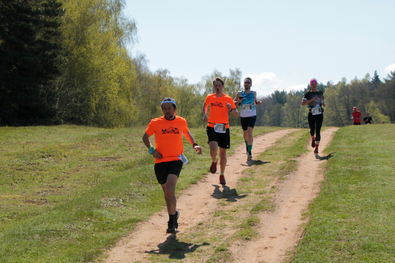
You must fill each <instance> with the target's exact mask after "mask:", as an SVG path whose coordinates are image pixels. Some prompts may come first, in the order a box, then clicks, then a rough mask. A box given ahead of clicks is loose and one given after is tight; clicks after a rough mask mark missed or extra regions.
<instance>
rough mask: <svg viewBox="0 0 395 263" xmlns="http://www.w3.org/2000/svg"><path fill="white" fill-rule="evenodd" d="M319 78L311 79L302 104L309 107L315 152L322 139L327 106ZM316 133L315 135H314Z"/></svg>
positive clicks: (309, 119)
mask: <svg viewBox="0 0 395 263" xmlns="http://www.w3.org/2000/svg"><path fill="white" fill-rule="evenodd" d="M317 85H318V83H317V80H316V79H312V80H310V87H311V89H310V90H309V91H307V93H306V94H305V95H304V98H303V100H302V106H306V105H308V106H307V107H308V108H309V115H308V121H309V126H310V135H311V147H313V148H314V147H315V149H314V153H316V154H317V153H318V146H319V144H320V141H321V126H322V121H323V120H324V115H323V112H324V109H323V108H322V106H324V107H325V99H324V95H323V92H322V91H321V90H317ZM314 134H315V137H314Z"/></svg>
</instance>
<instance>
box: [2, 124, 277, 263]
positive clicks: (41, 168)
mask: <svg viewBox="0 0 395 263" xmlns="http://www.w3.org/2000/svg"><path fill="white" fill-rule="evenodd" d="M144 129H145V127H137V128H133V129H99V128H92V127H82V126H69V125H62V126H52V127H19V128H12V127H3V128H0V151H1V152H2V154H1V155H0V163H1V170H0V207H1V209H0V224H1V227H0V258H1V262H18V263H19V262H79V261H83V262H86V261H93V260H95V259H97V257H99V256H101V255H102V253H103V251H104V250H105V249H106V248H109V247H111V246H112V245H114V244H115V242H116V241H117V240H119V238H121V237H122V236H125V235H127V234H128V233H130V232H131V231H133V229H134V228H135V226H136V224H137V223H138V222H140V221H142V220H146V219H147V218H148V217H149V216H150V215H152V214H153V213H154V212H156V211H158V210H160V209H163V208H164V199H163V193H162V190H161V188H160V186H159V185H158V183H157V181H156V178H155V176H154V172H153V163H154V160H153V158H152V157H151V156H150V155H148V153H147V149H146V147H145V146H144V145H143V143H142V140H141V137H142V135H143V133H144ZM276 129H278V128H270V127H268V128H261V127H257V129H255V134H259V133H265V132H269V131H273V130H276ZM191 133H192V134H193V135H194V137H195V139H196V140H197V141H198V142H199V143H200V144H201V145H202V146H203V152H204V155H202V156H198V155H196V154H195V153H194V152H193V149H192V147H191V146H190V145H189V143H187V142H186V141H185V142H186V144H185V155H186V156H187V157H188V159H189V160H190V162H189V164H188V165H186V166H185V168H184V169H183V172H182V174H181V179H182V180H179V183H178V184H177V194H178V195H179V194H180V193H181V191H182V190H185V189H187V188H188V187H189V186H190V185H191V184H193V183H196V182H197V181H198V180H199V179H201V178H202V177H203V176H204V175H205V174H207V172H208V167H206V166H207V163H209V162H210V157H209V154H208V147H207V143H206V142H207V136H206V133H205V130H204V129H192V130H191ZM151 140H152V142H153V141H154V140H153V138H151ZM231 141H232V146H233V148H235V146H236V145H238V144H240V143H242V142H243V138H242V132H241V128H240V127H233V128H231ZM231 153H232V150H230V151H229V154H231Z"/></svg>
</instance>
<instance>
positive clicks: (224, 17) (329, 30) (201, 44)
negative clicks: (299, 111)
mask: <svg viewBox="0 0 395 263" xmlns="http://www.w3.org/2000/svg"><path fill="white" fill-rule="evenodd" d="M126 4H127V6H126V9H125V14H126V16H127V17H129V18H131V19H134V20H135V21H136V23H137V30H138V32H137V35H138V39H139V41H138V43H137V44H136V45H135V46H134V47H133V48H132V49H131V52H132V53H133V54H136V53H137V52H140V53H144V54H145V55H146V58H147V60H148V66H149V68H150V70H151V71H156V70H158V69H167V70H169V71H170V75H171V76H173V77H183V78H186V79H188V83H190V84H195V83H198V82H200V81H201V80H202V77H203V76H205V75H208V74H211V73H212V72H213V70H214V69H217V70H219V71H220V72H222V73H223V74H224V75H228V74H229V69H235V68H239V69H240V70H241V71H242V72H243V77H246V76H249V77H251V78H252V80H253V86H252V89H253V90H256V91H257V92H258V96H266V95H269V94H271V93H272V92H273V91H274V90H286V91H290V90H300V89H303V88H304V87H306V85H307V84H308V82H309V80H310V79H311V78H316V79H317V80H318V82H322V83H324V84H326V83H327V82H328V81H330V82H332V83H337V82H338V81H341V79H342V78H343V77H345V78H346V79H347V82H350V81H351V80H352V79H354V78H355V77H357V78H358V79H362V78H364V77H365V75H366V74H367V73H369V74H370V75H371V76H373V73H374V71H375V70H377V72H378V74H379V76H380V78H383V77H386V76H387V74H388V73H389V71H390V70H392V71H394V70H395V50H394V48H395V34H394V33H393V26H394V24H395V15H394V14H395V1H394V0H376V1H373V0H371V1H367V0H358V1H357V0H342V1H338V0H332V1H319V0H316V1H307V0H299V1H285V0H278V1H274V0H272V1H266V0H260V1H252V0H244V1H233V0H228V1H222V0H211V1H207V0H201V1H188V0H182V1H179V0H174V1H173V0H167V1H163V0H161V1H159V0H152V1H151V0H143V1H142V0H140V1H134V0H126Z"/></svg>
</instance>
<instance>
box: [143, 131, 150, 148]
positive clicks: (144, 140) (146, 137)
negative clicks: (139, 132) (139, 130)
mask: <svg viewBox="0 0 395 263" xmlns="http://www.w3.org/2000/svg"><path fill="white" fill-rule="evenodd" d="M149 137H150V136H149V135H148V134H147V133H146V132H145V133H144V135H143V138H142V139H143V142H144V144H145V146H147V148H150V147H151V146H152V145H151V141H150V140H149Z"/></svg>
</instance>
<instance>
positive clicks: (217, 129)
mask: <svg viewBox="0 0 395 263" xmlns="http://www.w3.org/2000/svg"><path fill="white" fill-rule="evenodd" d="M214 131H215V132H216V133H226V126H225V124H222V123H219V124H217V123H216V124H214Z"/></svg>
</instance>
